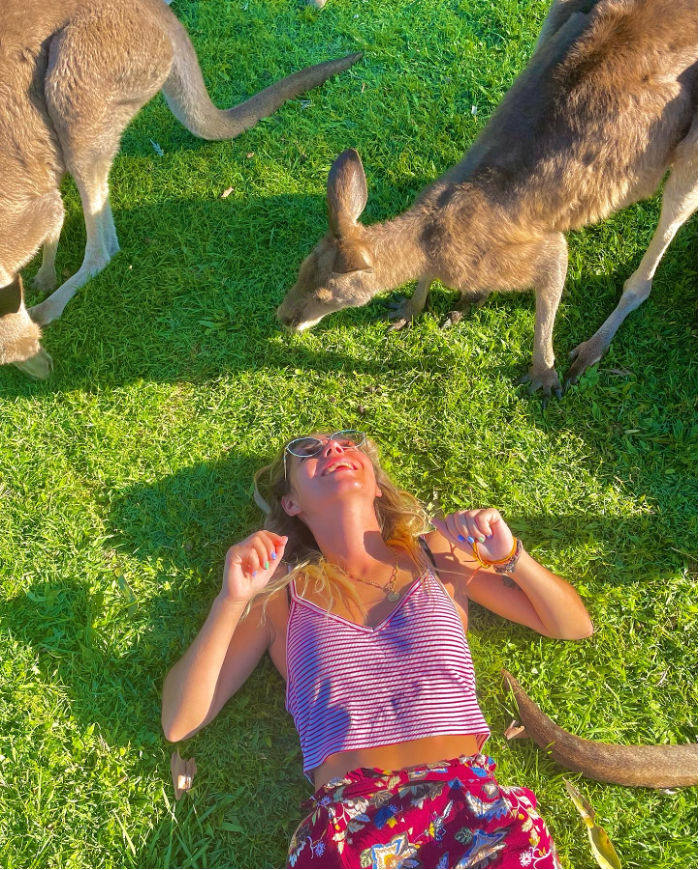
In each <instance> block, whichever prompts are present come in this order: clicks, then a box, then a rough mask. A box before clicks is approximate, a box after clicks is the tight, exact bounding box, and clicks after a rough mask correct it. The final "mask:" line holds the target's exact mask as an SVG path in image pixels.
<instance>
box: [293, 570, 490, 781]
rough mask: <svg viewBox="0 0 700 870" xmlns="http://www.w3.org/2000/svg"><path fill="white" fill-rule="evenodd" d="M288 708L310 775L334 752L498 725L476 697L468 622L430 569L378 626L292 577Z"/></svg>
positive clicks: (481, 733) (481, 735) (484, 732)
mask: <svg viewBox="0 0 700 870" xmlns="http://www.w3.org/2000/svg"><path fill="white" fill-rule="evenodd" d="M290 592H291V602H290V611H289V621H288V624H287V710H288V711H289V712H290V713H291V715H292V718H293V719H294V724H295V725H296V728H297V731H298V732H299V739H300V741H301V751H302V755H303V758H304V773H305V774H306V776H307V778H308V779H311V776H310V774H311V771H312V770H313V769H314V768H315V767H318V765H319V764H322V763H323V762H324V761H325V760H326V758H328V756H329V755H332V754H334V753H335V752H343V751H347V750H351V749H366V748H370V747H375V746H385V745H387V744H390V743H402V742H405V741H408V740H416V739H418V738H420V737H432V736H436V735H442V734H474V735H476V738H477V742H478V746H479V749H481V747H482V746H483V744H484V742H485V741H486V739H487V737H488V736H489V728H488V725H487V724H486V721H485V720H484V717H483V716H482V714H481V710H480V709H479V704H478V702H477V699H476V693H475V688H476V686H475V681H474V667H473V665H472V659H471V653H470V652H469V645H468V644H467V639H466V637H465V634H464V626H463V624H462V621H461V619H460V617H459V614H458V613H457V609H456V608H455V605H454V603H453V601H452V599H451V598H450V596H449V594H448V592H447V590H446V589H445V588H444V587H443V585H442V583H441V582H440V581H439V580H438V579H437V577H435V575H434V574H433V573H432V572H431V571H427V572H426V573H425V574H424V575H423V576H422V577H419V578H418V579H416V580H414V582H413V583H412V584H411V585H410V586H409V587H408V589H407V590H406V592H405V594H404V596H403V598H402V599H401V601H400V602H399V603H398V604H397V605H396V607H395V608H394V609H393V610H392V611H391V613H390V614H389V615H388V616H387V617H386V618H385V619H384V620H382V622H380V623H379V624H378V625H376V626H372V627H369V626H364V625H358V624H357V623H355V622H351V621H349V620H347V619H345V618H344V617H342V616H339V615H337V614H335V613H329V612H328V611H326V610H324V609H323V608H321V607H318V606H317V605H315V604H312V603H311V602H310V601H306V600H305V599H304V598H302V597H301V596H299V595H298V594H297V591H296V588H295V585H294V581H292V582H291V583H290Z"/></svg>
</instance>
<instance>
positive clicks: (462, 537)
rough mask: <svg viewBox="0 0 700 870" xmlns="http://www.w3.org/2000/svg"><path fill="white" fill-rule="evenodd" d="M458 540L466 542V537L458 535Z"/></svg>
mask: <svg viewBox="0 0 700 870" xmlns="http://www.w3.org/2000/svg"><path fill="white" fill-rule="evenodd" d="M457 540H458V541H464V540H465V537H464V535H457Z"/></svg>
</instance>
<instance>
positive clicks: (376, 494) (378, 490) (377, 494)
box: [374, 487, 382, 498]
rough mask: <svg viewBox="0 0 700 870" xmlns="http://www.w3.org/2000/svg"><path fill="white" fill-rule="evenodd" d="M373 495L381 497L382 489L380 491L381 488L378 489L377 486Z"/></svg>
mask: <svg viewBox="0 0 700 870" xmlns="http://www.w3.org/2000/svg"><path fill="white" fill-rule="evenodd" d="M374 495H375V497H376V498H381V497H382V491H381V489H379V487H377V491H376V493H375V494H374Z"/></svg>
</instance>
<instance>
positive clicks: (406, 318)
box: [386, 299, 420, 332]
mask: <svg viewBox="0 0 700 870" xmlns="http://www.w3.org/2000/svg"><path fill="white" fill-rule="evenodd" d="M411 302H412V300H411V299H403V300H399V301H398V302H390V303H389V304H388V306H387V308H388V310H387V314H386V318H387V320H391V321H392V324H391V326H390V327H389V332H396V331H397V330H399V329H405V328H406V327H409V326H411V324H412V323H413V318H414V317H415V316H416V315H417V314H420V312H419V311H416V310H415V309H414V307H413V305H412V304H411Z"/></svg>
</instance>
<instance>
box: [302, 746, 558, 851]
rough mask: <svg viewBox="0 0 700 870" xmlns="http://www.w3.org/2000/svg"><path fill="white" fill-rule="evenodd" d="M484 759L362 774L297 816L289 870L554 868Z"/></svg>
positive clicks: (528, 801) (529, 806)
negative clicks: (299, 819) (339, 869)
mask: <svg viewBox="0 0 700 870" xmlns="http://www.w3.org/2000/svg"><path fill="white" fill-rule="evenodd" d="M495 769H496V763H495V762H494V761H493V759H492V758H489V757H488V756H485V755H473V756H470V757H466V756H464V755H463V756H461V757H460V758H455V759H453V760H452V761H444V762H438V763H437V764H424V765H420V766H418V767H409V768H406V769H404V770H395V771H387V770H379V769H378V768H366V767H360V768H357V769H356V770H351V771H350V772H349V773H347V774H346V775H345V776H343V777H340V778H338V779H333V780H331V781H330V782H329V783H327V784H326V785H324V786H322V787H321V788H320V789H319V790H318V791H317V792H316V793H315V794H314V795H313V797H311V798H310V799H309V800H308V801H307V802H305V803H304V804H303V806H302V809H307V808H308V809H309V810H310V812H309V815H308V816H307V817H306V818H305V819H304V820H303V821H302V822H301V824H300V825H299V827H298V828H297V829H296V831H295V832H294V835H293V837H292V842H291V844H290V846H289V857H288V859H287V861H288V863H287V866H288V867H294V868H300V867H325V868H331V867H435V868H437V867H516V868H522V867H560V864H559V861H558V858H557V853H556V849H555V847H554V842H553V841H552V838H551V837H550V835H549V832H548V831H547V828H546V826H545V823H544V821H543V820H542V818H541V817H540V815H539V814H538V813H537V811H536V806H537V802H536V800H535V796H534V794H533V793H532V792H531V791H529V790H528V789H526V788H513V787H510V788H509V787H506V786H502V785H499V784H498V783H497V782H496V779H495V777H494V770H495Z"/></svg>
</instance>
